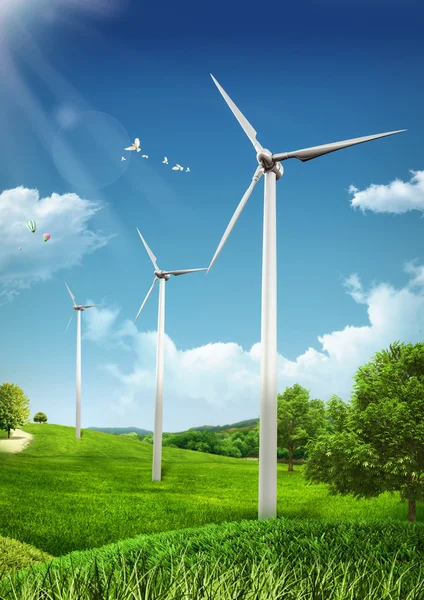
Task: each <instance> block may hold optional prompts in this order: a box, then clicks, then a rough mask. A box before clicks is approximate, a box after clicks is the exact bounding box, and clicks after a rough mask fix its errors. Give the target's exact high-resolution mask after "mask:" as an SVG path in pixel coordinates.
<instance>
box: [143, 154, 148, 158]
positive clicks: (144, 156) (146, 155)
mask: <svg viewBox="0 0 424 600" xmlns="http://www.w3.org/2000/svg"><path fill="white" fill-rule="evenodd" d="M141 158H149V155H148V154H142V155H141Z"/></svg>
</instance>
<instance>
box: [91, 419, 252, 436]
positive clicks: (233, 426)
mask: <svg viewBox="0 0 424 600" xmlns="http://www.w3.org/2000/svg"><path fill="white" fill-rule="evenodd" d="M258 423H259V419H247V421H238V422H237V423H230V424H228V425H201V426H200V427H190V429H187V430H185V431H176V432H175V433H185V432H186V431H211V432H214V433H218V432H220V433H221V432H224V431H225V432H227V431H228V433H232V432H233V431H234V430H237V429H244V430H248V429H254V428H255V427H256V425H257V424H258ZM86 429H91V430H92V431H102V432H103V433H112V434H114V435H122V434H123V433H131V432H133V431H134V432H135V433H137V434H138V435H147V434H148V433H153V431H148V430H147V429H139V428H138V427H87V428H86Z"/></svg>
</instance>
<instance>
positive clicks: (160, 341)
mask: <svg viewBox="0 0 424 600" xmlns="http://www.w3.org/2000/svg"><path fill="white" fill-rule="evenodd" d="M137 231H138V235H139V236H140V238H141V241H142V242H143V244H144V247H145V248H146V250H147V254H148V255H149V257H150V260H151V261H152V263H153V266H154V268H155V278H154V279H153V283H152V287H151V288H150V290H149V291H148V292H147V296H146V297H145V298H144V301H143V304H142V305H141V308H140V310H139V311H138V314H137V316H136V318H135V321H134V323H135V322H136V321H137V319H138V317H139V316H140V313H141V311H142V310H143V308H144V305H145V304H146V302H147V299H148V297H149V296H150V294H151V292H152V290H153V288H154V285H155V283H156V282H157V281H158V280H159V281H160V283H159V307H158V337H157V349H156V397H155V424H154V433H153V467H152V480H153V481H160V480H161V478H162V469H161V466H162V416H163V377H164V363H165V361H164V358H165V355H164V341H165V340H164V337H165V282H166V281H168V279H169V278H170V277H171V275H175V276H177V275H185V274H186V273H195V272H196V271H206V270H207V269H206V268H204V269H185V270H184V271H162V270H161V269H159V267H158V265H157V262H156V260H157V259H156V256H155V255H154V254H153V252H152V251H151V250H150V248H149V246H148V245H147V243H146V241H145V239H144V238H143V236H142V235H141V233H140V232H139V230H138V228H137Z"/></svg>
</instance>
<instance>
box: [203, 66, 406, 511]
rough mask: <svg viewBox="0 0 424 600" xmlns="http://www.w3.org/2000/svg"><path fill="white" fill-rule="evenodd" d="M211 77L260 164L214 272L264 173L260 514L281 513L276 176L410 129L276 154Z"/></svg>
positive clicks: (218, 251) (216, 255)
mask: <svg viewBox="0 0 424 600" xmlns="http://www.w3.org/2000/svg"><path fill="white" fill-rule="evenodd" d="M211 77H212V79H213V81H214V83H215V85H216V87H217V88H218V90H219V91H220V93H221V95H222V96H223V98H224V100H225V102H226V103H227V104H228V106H229V108H230V109H231V111H232V113H233V114H234V116H235V118H236V119H237V121H238V122H239V124H240V125H241V127H242V128H243V130H244V132H245V134H246V135H247V137H248V138H249V140H250V141H251V143H252V144H253V147H254V148H255V150H256V153H257V154H256V160H257V161H258V163H259V166H258V168H257V169H256V171H255V174H254V175H253V177H252V182H251V184H250V185H249V187H248V188H247V190H246V192H245V194H244V196H243V198H242V199H241V201H240V203H239V205H238V207H237V209H236V211H235V213H234V215H233V217H232V219H231V221H230V223H229V224H228V227H227V229H226V230H225V233H224V235H223V237H222V239H221V241H220V243H219V245H218V248H217V250H216V252H215V254H214V257H213V259H212V261H211V264H210V265H209V268H208V272H209V270H210V269H211V267H212V265H213V264H214V262H215V260H216V259H217V257H218V254H219V253H220V252H221V250H222V248H223V246H224V244H225V242H226V240H227V238H228V236H229V235H230V233H231V230H232V229H233V227H234V225H235V224H236V221H237V219H238V218H239V216H240V214H241V212H242V210H243V208H244V206H245V204H246V202H247V201H248V199H249V197H250V195H251V193H252V190H253V188H254V187H255V185H256V183H257V182H258V181H259V179H260V177H261V176H262V175H263V174H265V175H264V179H265V189H264V224H263V250H262V325H261V383H260V429H259V432H260V433H259V435H260V438H259V503H258V504H259V507H258V518H259V519H269V518H273V517H276V516H277V226H276V181H277V180H278V179H280V177H281V176H282V175H283V172H284V169H283V167H282V166H281V164H280V161H282V160H286V159H288V158H297V159H299V160H301V161H302V162H306V161H308V160H312V159H313V158H317V157H318V156H322V155H324V154H328V153H329V152H335V151H336V150H342V149H343V148H348V147H349V146H355V145H356V144H362V143H363V142H370V141H371V140H376V139H378V138H382V137H385V136H388V135H394V134H396V133H401V132H402V131H406V129H399V130H397V131H389V132H388V133H379V134H376V135H369V136H366V137H360V138H354V139H350V140H344V141H342V142H335V143H332V144H324V145H322V146H313V147H312V148H304V149H302V150H295V151H293V152H281V153H278V154H272V153H271V152H270V151H269V150H267V149H266V148H263V147H262V146H261V144H260V143H259V142H258V141H257V139H256V131H255V129H253V127H252V125H251V124H250V123H249V121H248V120H247V119H246V117H245V116H244V115H243V114H242V113H241V112H240V110H239V109H238V108H237V106H236V105H235V104H234V102H233V101H232V100H231V98H230V97H229V96H228V95H227V93H226V92H225V91H224V89H223V88H222V87H221V86H220V85H219V83H218V82H217V80H216V79H215V78H214V76H213V75H212V74H211Z"/></svg>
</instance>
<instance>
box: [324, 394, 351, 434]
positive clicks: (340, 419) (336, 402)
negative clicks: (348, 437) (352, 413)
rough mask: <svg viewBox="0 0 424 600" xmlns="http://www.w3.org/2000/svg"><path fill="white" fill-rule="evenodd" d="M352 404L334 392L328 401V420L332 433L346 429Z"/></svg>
mask: <svg viewBox="0 0 424 600" xmlns="http://www.w3.org/2000/svg"><path fill="white" fill-rule="evenodd" d="M349 409H350V406H349V404H346V402H343V400H342V399H341V398H340V397H339V396H336V394H334V395H333V396H331V398H330V400H329V401H328V403H327V410H326V421H327V429H328V431H329V432H330V433H335V432H341V431H343V430H344V429H345V426H346V419H347V414H348V412H349Z"/></svg>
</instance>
